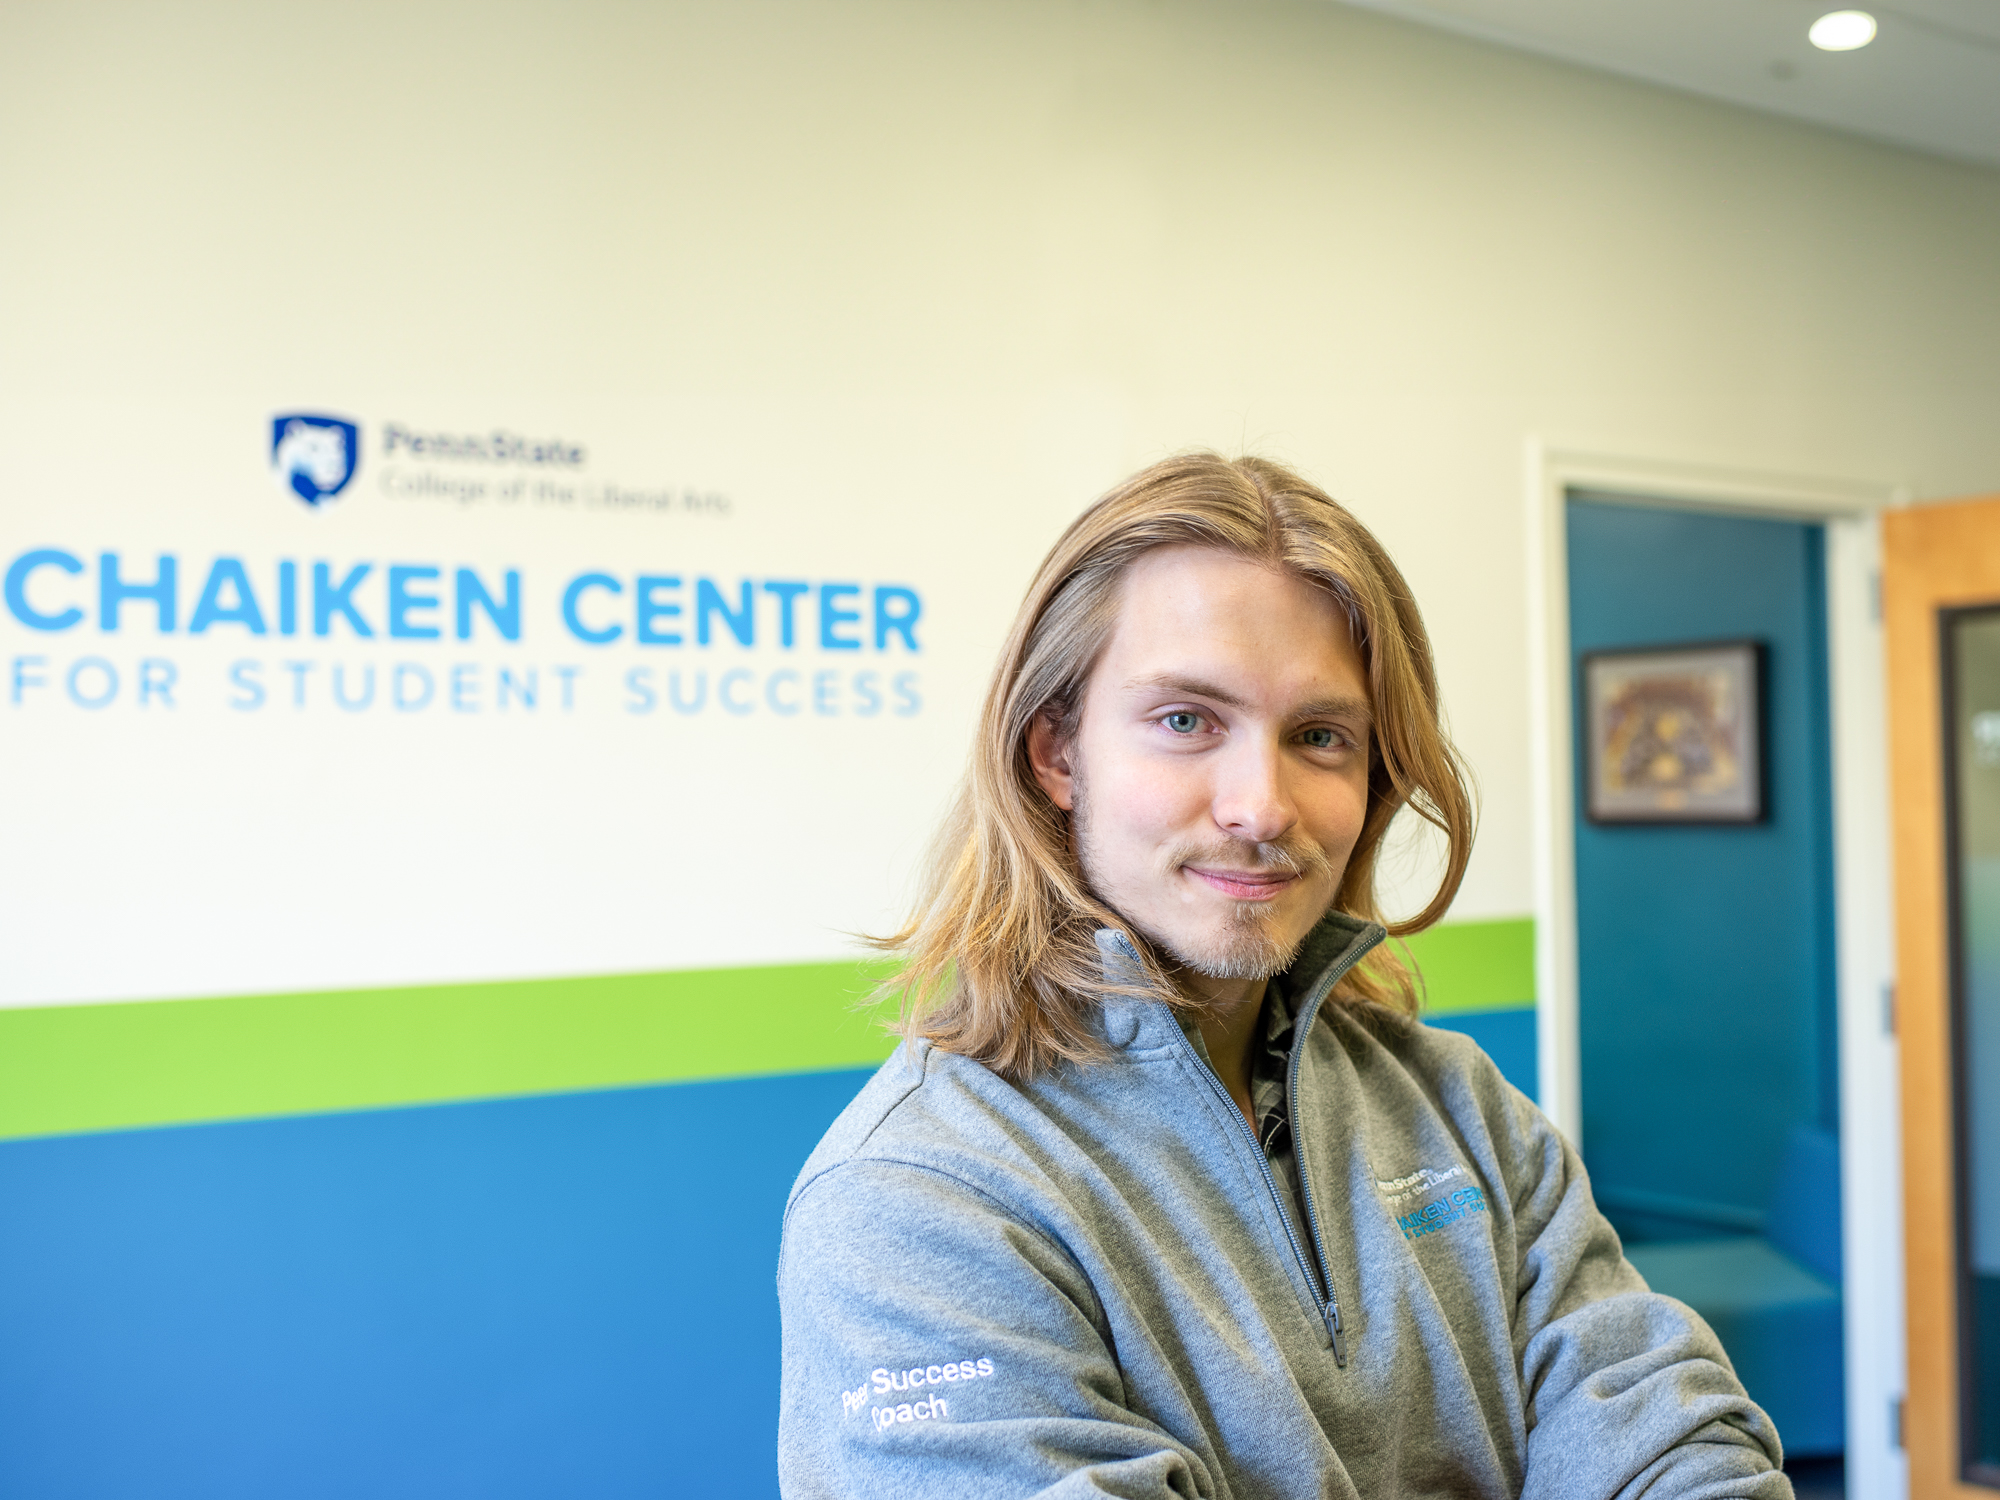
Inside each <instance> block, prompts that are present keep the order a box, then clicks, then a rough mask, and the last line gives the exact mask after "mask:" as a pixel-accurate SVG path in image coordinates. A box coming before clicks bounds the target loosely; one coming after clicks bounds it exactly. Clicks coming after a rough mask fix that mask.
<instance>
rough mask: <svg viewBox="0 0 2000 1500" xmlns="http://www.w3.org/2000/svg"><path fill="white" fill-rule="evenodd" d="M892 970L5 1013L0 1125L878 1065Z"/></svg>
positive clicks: (44, 1125)
mask: <svg viewBox="0 0 2000 1500" xmlns="http://www.w3.org/2000/svg"><path fill="white" fill-rule="evenodd" d="M880 972H881V970H880V968H879V966H875V965H861V964H855V963H830V964H785V965H778V966H773V967H769V968H751V969H704V970H691V971H685V972H680V973H666V974H627V975H615V976H609V977H595V978H587V979H533V980H518V981H507V982H501V983H490V984H444V985H424V986H420V987H418V986H413V987H410V988H405V989H379V990H329V991H323V992H319V993H313V994H295V995H247V996H233V997H231V998H228V999H220V1000H148V1001H142V1002H138V1003H121V1004H112V1005H57V1006H37V1007H34V1008H30V1009H19V1010H0V1140H4V1139H11V1138H19V1137H22V1136H40V1135H66V1134H72V1133H75V1132H79V1131H95V1130H120V1129H130V1128H133V1127H136V1126H150V1125H178V1124H189V1123H193V1122H196V1121H213V1120H240V1119H250V1118H257V1117H263V1116H273V1115H296V1114H321V1113H326V1112H329V1111H335V1110H353V1109H376V1108H382V1107H385V1106H390V1105H405V1104H431V1103H442V1102H445V1101H448V1100H455V1099H484V1098H498V1097H504V1096H507V1095H521V1094H548V1093H566V1092H570V1091H574V1090H582V1089H597V1088H615V1087H618V1086H621V1085H631V1084H642V1083H668V1082H674V1081H677V1080H687V1079H696V1078H730V1077H750V1076H755V1075H758V1074H772V1073H808V1072H821V1071H824V1070H826V1069H830V1068H856V1067H869V1066H872V1065H874V1064H875V1063H878V1062H880V1061H881V1060H882V1059H883V1058H885V1057H887V1056H888V1055H889V1052H890V1050H891V1048H892V1047H893V1045H894V1039H893V1038H892V1037H890V1036H888V1035H887V1034H886V1033H885V1032H884V1031H883V1029H882V1026H881V1024H880V1021H879V1019H878V1018H877V1017H876V1016H873V1015H869V1014H865V1013H862V1012H860V1011H858V1010H856V1008H855V1006H856V1002H857V1001H859V1000H860V999H861V998H862V997H863V996H864V995H866V994H867V992H868V991H869V989H870V988H871V987H872V985H873V983H874V980H875V978H876V977H877V976H879V974H880Z"/></svg>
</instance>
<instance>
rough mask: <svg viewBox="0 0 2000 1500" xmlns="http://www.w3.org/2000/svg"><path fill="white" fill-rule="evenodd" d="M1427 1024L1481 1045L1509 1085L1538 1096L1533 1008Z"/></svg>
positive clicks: (1450, 1016) (1434, 1018)
mask: <svg viewBox="0 0 2000 1500" xmlns="http://www.w3.org/2000/svg"><path fill="white" fill-rule="evenodd" d="M1424 1021H1425V1022H1426V1023H1427V1024H1428V1025H1431V1026H1435V1027H1437V1028H1438V1029H1439V1030H1440V1031H1458V1032H1463V1033H1464V1034H1465V1035H1466V1036H1469V1037H1471V1038H1472V1039H1473V1040H1474V1041H1475V1042H1477V1043H1479V1047H1480V1050H1481V1051H1483V1052H1484V1053H1485V1054H1486V1055H1487V1056H1488V1057H1490V1058H1492V1059H1493V1061H1494V1064H1495V1065H1496V1066H1497V1067H1498V1068H1499V1069H1500V1071H1501V1072H1502V1073H1503V1074H1505V1075H1506V1078H1507V1081H1508V1082H1509V1083H1511V1084H1513V1085H1514V1087H1515V1088H1517V1089H1519V1090H1520V1091H1521V1092H1522V1093H1524V1094H1526V1095H1527V1096H1528V1097H1529V1098H1530V1099H1533V1098H1535V1097H1536V1094H1535V1085H1536V1084H1537V1082H1538V1081H1539V1079H1540V1074H1539V1071H1538V1068H1537V1059H1536V1053H1535V1011H1534V1007H1533V1006H1529V1007H1528V1008H1527V1009H1526V1010H1484V1011H1473V1012H1470V1013H1466V1014H1447V1015H1441V1016H1440V1015H1427V1016H1425V1017H1424Z"/></svg>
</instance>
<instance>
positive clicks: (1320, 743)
mask: <svg viewBox="0 0 2000 1500" xmlns="http://www.w3.org/2000/svg"><path fill="white" fill-rule="evenodd" d="M1305 739H1306V743H1307V744H1308V745H1311V746H1312V747H1313V749H1315V750H1331V749H1332V748H1333V744H1334V734H1333V731H1332V730H1331V729H1308V730H1307V731H1306V735H1305Z"/></svg>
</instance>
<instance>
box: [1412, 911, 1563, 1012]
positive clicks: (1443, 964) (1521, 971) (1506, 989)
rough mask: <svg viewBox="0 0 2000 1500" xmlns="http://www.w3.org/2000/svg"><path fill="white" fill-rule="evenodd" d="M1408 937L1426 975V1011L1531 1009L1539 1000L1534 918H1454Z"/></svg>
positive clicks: (1413, 956)
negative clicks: (1470, 919) (1474, 920)
mask: <svg viewBox="0 0 2000 1500" xmlns="http://www.w3.org/2000/svg"><path fill="white" fill-rule="evenodd" d="M1403 941H1404V942H1406V943H1408V944H1409V949H1410V957H1411V958H1413V959H1414V960H1416V964H1417V968H1418V970H1419V971H1420V972H1421V973H1422V975H1423V980H1424V1013H1425V1014H1426V1015H1440V1016H1450V1015H1464V1014H1466V1013H1468V1012H1472V1011H1482V1010H1525V1009H1527V1008H1528V1007H1530V1006H1532V1005H1533V1004H1534V1003H1535V924H1534V920H1533V919H1532V918H1529V917H1510V918H1507V919H1505V920H1502V921H1497V922H1448V923H1446V924H1445V925H1444V926H1442V927H1433V928H1431V929H1430V931H1428V932H1419V933H1417V934H1415V935H1414V936H1412V937H1408V938H1405V939H1404V940H1403Z"/></svg>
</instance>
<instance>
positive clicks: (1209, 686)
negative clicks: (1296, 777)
mask: <svg viewBox="0 0 2000 1500" xmlns="http://www.w3.org/2000/svg"><path fill="white" fill-rule="evenodd" d="M1125 690H1126V691H1127V692H1147V691H1152V692H1162V693H1170V694H1172V695H1174V696H1175V697H1187V698H1208V699H1210V700H1212V701H1214V702H1216V703H1220V704H1223V705H1224V706H1225V707H1228V708H1247V707H1248V706H1249V704H1248V701H1247V700H1246V699H1245V698H1244V697H1243V695H1242V694H1240V693H1232V692H1230V691H1228V690H1227V689H1225V688H1219V687H1217V686H1216V685H1215V684H1214V683H1212V682H1204V681H1202V680H1201V679H1200V678H1199V677H1177V676H1175V675H1173V674H1172V673H1166V674H1163V675H1161V676H1158V677H1135V678H1133V679H1132V680H1131V681H1130V682H1128V683H1126V684H1125ZM1334 715H1347V716H1350V717H1359V718H1361V719H1363V720H1365V721H1369V722H1373V720H1374V717H1375V715H1374V712H1373V710H1372V709H1371V708H1370V707H1369V704H1368V700H1367V699H1366V698H1353V697H1339V698H1317V699H1314V700H1313V701H1312V702H1310V703H1303V704H1301V705H1299V707H1298V708H1297V709H1295V710H1294V711H1293V713H1292V717H1293V718H1295V719H1318V718H1326V717H1329V716H1334Z"/></svg>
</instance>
